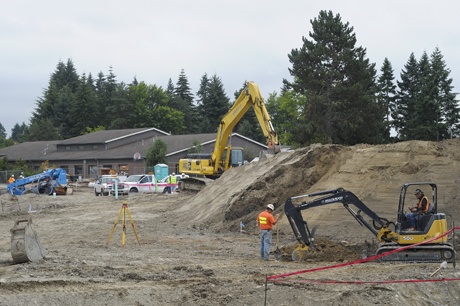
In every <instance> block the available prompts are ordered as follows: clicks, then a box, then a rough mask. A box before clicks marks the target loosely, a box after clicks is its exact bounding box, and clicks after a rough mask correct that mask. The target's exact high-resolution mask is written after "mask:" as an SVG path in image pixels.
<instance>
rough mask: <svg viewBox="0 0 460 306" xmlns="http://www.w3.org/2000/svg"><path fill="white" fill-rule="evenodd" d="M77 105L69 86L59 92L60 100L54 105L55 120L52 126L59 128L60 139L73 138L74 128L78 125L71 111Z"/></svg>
mask: <svg viewBox="0 0 460 306" xmlns="http://www.w3.org/2000/svg"><path fill="white" fill-rule="evenodd" d="M74 104H75V96H74V94H73V93H72V91H71V89H70V88H69V87H67V86H64V87H63V88H61V90H60V91H59V100H58V101H57V103H55V104H54V105H53V113H54V116H53V118H52V119H53V120H52V124H53V126H54V127H57V129H58V133H59V135H60V137H59V138H62V139H67V138H71V137H73V136H77V135H78V134H77V135H73V134H72V133H71V131H72V128H73V126H74V125H75V124H76V122H75V121H74V119H76V118H73V117H72V116H71V110H72V107H73V105H74Z"/></svg>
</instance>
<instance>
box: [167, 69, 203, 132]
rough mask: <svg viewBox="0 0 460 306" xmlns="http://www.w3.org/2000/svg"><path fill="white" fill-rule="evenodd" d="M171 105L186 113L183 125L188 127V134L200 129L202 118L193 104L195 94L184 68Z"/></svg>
mask: <svg viewBox="0 0 460 306" xmlns="http://www.w3.org/2000/svg"><path fill="white" fill-rule="evenodd" d="M169 106H170V107H171V108H173V109H175V110H178V111H180V112H182V113H183V114H184V122H183V125H185V127H186V132H187V134H194V133H196V132H198V131H199V127H200V121H201V118H199V114H198V111H197V110H196V107H195V106H194V104H193V94H192V92H191V89H190V85H189V82H188V79H187V76H186V75H185V72H184V69H182V70H181V73H180V75H179V78H178V80H177V83H176V87H175V88H174V97H173V99H172V100H170V105H169Z"/></svg>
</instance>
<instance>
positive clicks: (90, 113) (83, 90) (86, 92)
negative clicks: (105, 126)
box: [71, 73, 99, 136]
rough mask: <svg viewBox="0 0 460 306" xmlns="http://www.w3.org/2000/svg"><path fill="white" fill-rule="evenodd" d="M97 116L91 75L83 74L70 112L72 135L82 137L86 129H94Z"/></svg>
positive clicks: (94, 90)
mask: <svg viewBox="0 0 460 306" xmlns="http://www.w3.org/2000/svg"><path fill="white" fill-rule="evenodd" d="M98 115H99V114H98V112H97V104H96V89H95V86H94V84H93V78H92V76H91V74H89V75H88V77H86V74H84V73H83V75H82V77H81V78H80V80H79V86H78V90H77V92H76V94H75V101H74V103H73V105H72V110H71V117H72V118H74V120H73V121H74V122H73V126H72V127H71V131H72V135H73V136H78V135H82V134H84V133H85V132H86V130H87V128H94V127H96V126H97V121H98Z"/></svg>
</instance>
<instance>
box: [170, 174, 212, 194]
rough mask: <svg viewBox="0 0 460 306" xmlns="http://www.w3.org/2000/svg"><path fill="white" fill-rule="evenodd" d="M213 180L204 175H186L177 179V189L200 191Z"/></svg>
mask: <svg viewBox="0 0 460 306" xmlns="http://www.w3.org/2000/svg"><path fill="white" fill-rule="evenodd" d="M212 182H214V180H212V179H209V178H205V177H187V178H183V179H181V180H179V182H178V186H179V190H186V191H193V192H200V191H201V190H202V189H204V188H205V187H206V186H207V185H209V184H211V183H212Z"/></svg>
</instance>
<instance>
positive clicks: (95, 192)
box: [94, 189, 99, 197]
mask: <svg viewBox="0 0 460 306" xmlns="http://www.w3.org/2000/svg"><path fill="white" fill-rule="evenodd" d="M94 194H95V195H96V197H97V196H98V195H99V193H97V191H96V189H94Z"/></svg>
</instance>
